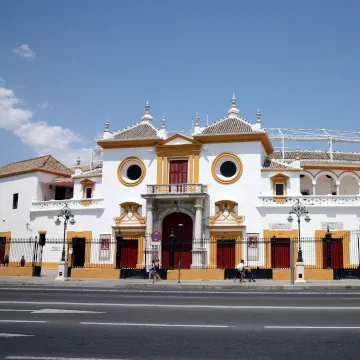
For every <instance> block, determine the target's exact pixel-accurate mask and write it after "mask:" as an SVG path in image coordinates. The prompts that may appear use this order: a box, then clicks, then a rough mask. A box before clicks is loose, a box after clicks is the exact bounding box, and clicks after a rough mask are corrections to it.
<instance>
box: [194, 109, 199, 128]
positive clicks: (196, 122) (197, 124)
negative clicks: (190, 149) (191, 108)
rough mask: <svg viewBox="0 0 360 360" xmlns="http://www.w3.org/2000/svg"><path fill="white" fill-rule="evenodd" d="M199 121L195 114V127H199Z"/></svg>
mask: <svg viewBox="0 0 360 360" xmlns="http://www.w3.org/2000/svg"><path fill="white" fill-rule="evenodd" d="M199 120H200V117H199V113H198V112H197V113H196V115H195V126H199Z"/></svg>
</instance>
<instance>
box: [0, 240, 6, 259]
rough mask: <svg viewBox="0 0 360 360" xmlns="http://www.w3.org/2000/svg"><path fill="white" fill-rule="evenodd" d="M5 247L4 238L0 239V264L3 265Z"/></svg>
mask: <svg viewBox="0 0 360 360" xmlns="http://www.w3.org/2000/svg"><path fill="white" fill-rule="evenodd" d="M5 246H6V238H5V237H2V238H0V264H4V263H5Z"/></svg>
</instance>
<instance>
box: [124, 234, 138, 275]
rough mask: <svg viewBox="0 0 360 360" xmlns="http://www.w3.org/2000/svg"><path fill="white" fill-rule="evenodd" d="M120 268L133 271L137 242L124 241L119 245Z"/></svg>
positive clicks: (136, 255) (136, 256) (135, 261)
mask: <svg viewBox="0 0 360 360" xmlns="http://www.w3.org/2000/svg"><path fill="white" fill-rule="evenodd" d="M121 245H122V246H121V268H123V269H135V268H136V264H137V258H138V241H137V240H136V239H135V240H124V241H123V242H122V244H121Z"/></svg>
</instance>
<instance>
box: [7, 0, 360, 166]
mask: <svg viewBox="0 0 360 360" xmlns="http://www.w3.org/2000/svg"><path fill="white" fill-rule="evenodd" d="M359 12H360V2H359V1H352V0H347V1H340V0H339V1H333V0H324V1H322V0H316V1H310V0H304V1H292V0H286V1H280V0H272V1H267V0H254V1H241V0H236V1H227V0H222V1H209V0H194V1H176V0H174V1H168V0H167V1H161V0H153V1H141V0H132V1H126V0H121V1H120V0H119V1H110V0H97V1H95V0H93V1H91V0H87V1H82V0H77V1H69V0H63V1H50V0H49V1H41V0H37V1H25V0H24V1H19V0H11V1H10V0H2V1H0V144H1V147H0V149H1V156H0V166H2V165H5V164H7V163H11V162H15V161H21V160H24V159H28V158H32V157H35V156H40V155H45V154H52V155H54V156H55V157H56V158H58V159H59V160H61V161H63V162H64V163H65V164H66V165H70V164H73V163H74V162H75V161H76V158H77V157H78V156H80V158H81V160H82V161H86V160H88V159H89V157H90V154H91V148H92V147H94V146H95V145H96V141H95V139H96V138H98V137H99V136H101V134H102V132H103V130H104V123H105V121H106V119H109V122H110V130H111V131H115V130H119V129H121V128H123V127H127V126H129V125H132V124H134V123H136V122H138V121H139V120H140V119H141V117H142V115H143V114H144V111H145V109H144V106H145V103H146V101H147V100H149V102H150V105H151V110H150V111H151V114H152V115H153V117H154V120H153V121H154V124H155V125H156V126H159V127H160V126H161V118H162V116H163V115H164V116H165V117H166V126H167V129H168V130H169V131H176V130H190V129H191V127H192V118H193V117H194V116H195V114H196V112H199V115H200V125H202V126H203V125H205V124H206V116H207V115H206V114H207V113H208V118H209V122H212V121H216V120H218V119H219V118H220V117H222V116H226V115H227V111H228V109H229V108H230V105H231V97H232V94H233V93H235V95H236V98H237V107H238V108H239V109H240V115H241V116H242V117H244V118H246V119H248V120H249V121H252V122H255V121H256V112H257V109H258V108H260V110H261V113H262V121H263V127H267V128H271V127H284V128H310V129H312V128H326V129H336V130H353V131H359V119H360V116H359V115H360V106H359V98H360V91H359V86H360V66H359V64H360V47H359V35H360V22H359V21H358V14H359ZM294 146H296V147H298V146H299V144H295V145H294ZM300 146H301V147H304V145H303V144H300ZM309 146H311V144H310V145H309ZM317 146H318V148H319V149H326V148H327V144H326V143H321V144H317ZM346 146H347V148H346V149H350V147H349V146H348V145H346ZM356 146H357V147H358V145H356ZM340 150H341V149H340ZM356 150H358V151H360V149H356V148H355V149H354V150H352V149H351V151H356Z"/></svg>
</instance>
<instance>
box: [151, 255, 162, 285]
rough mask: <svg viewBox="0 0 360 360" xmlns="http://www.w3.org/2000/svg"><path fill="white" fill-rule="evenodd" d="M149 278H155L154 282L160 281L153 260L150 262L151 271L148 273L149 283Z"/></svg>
mask: <svg viewBox="0 0 360 360" xmlns="http://www.w3.org/2000/svg"><path fill="white" fill-rule="evenodd" d="M157 261H159V260H157ZM159 266H160V262H159ZM151 278H153V279H154V278H155V279H156V281H158V280H161V279H160V276H159V274H158V273H157V272H156V264H155V260H153V261H152V262H151V269H150V272H149V281H151Z"/></svg>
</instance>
